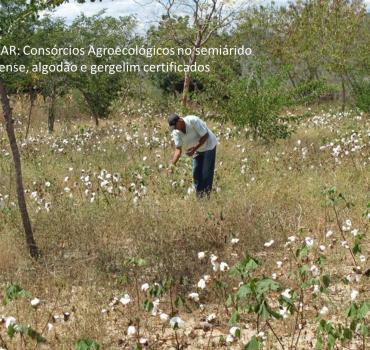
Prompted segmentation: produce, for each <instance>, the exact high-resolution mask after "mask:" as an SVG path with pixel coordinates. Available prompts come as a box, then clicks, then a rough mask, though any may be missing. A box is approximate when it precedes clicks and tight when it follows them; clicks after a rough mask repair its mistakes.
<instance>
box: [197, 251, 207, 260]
mask: <svg viewBox="0 0 370 350" xmlns="http://www.w3.org/2000/svg"><path fill="white" fill-rule="evenodd" d="M205 257H206V253H205V252H198V259H199V260H202V259H204V258H205Z"/></svg>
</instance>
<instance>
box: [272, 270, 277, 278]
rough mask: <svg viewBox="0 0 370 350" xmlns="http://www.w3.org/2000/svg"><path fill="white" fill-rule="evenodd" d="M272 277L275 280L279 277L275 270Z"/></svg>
mask: <svg viewBox="0 0 370 350" xmlns="http://www.w3.org/2000/svg"><path fill="white" fill-rule="evenodd" d="M271 278H272V279H273V280H276V278H277V274H276V273H275V272H273V273H272V274H271Z"/></svg>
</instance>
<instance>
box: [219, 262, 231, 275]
mask: <svg viewBox="0 0 370 350" xmlns="http://www.w3.org/2000/svg"><path fill="white" fill-rule="evenodd" d="M228 269H229V265H228V264H227V263H225V262H224V261H222V262H221V264H220V271H222V272H224V271H227V270H228Z"/></svg>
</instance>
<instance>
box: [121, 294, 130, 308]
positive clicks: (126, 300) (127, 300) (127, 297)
mask: <svg viewBox="0 0 370 350" xmlns="http://www.w3.org/2000/svg"><path fill="white" fill-rule="evenodd" d="M119 301H120V303H121V304H123V305H127V304H128V303H129V302H130V301H131V298H130V296H129V295H128V294H125V295H124V296H123V297H122V298H121V299H120V300H119Z"/></svg>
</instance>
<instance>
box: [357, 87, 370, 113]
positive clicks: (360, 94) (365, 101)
mask: <svg viewBox="0 0 370 350" xmlns="http://www.w3.org/2000/svg"><path fill="white" fill-rule="evenodd" d="M354 98H355V104H356V106H357V107H358V108H359V109H361V110H362V111H364V112H366V113H368V112H370V81H365V82H362V83H360V84H357V85H356V86H355V88H354Z"/></svg>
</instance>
